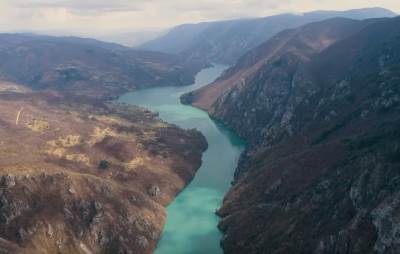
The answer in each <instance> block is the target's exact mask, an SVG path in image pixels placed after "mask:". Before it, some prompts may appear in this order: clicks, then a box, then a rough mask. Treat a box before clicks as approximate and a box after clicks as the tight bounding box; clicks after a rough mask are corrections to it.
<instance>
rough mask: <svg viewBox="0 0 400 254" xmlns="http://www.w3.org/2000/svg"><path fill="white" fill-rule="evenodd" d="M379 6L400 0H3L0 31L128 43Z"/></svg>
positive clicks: (394, 6) (396, 6)
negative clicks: (173, 31) (253, 20)
mask: <svg viewBox="0 0 400 254" xmlns="http://www.w3.org/2000/svg"><path fill="white" fill-rule="evenodd" d="M375 6H379V7H384V8H388V9H390V10H392V11H394V12H396V13H400V0H229V1H228V0H96V1H95V0H0V32H34V33H41V34H52V35H75V36H83V37H93V38H99V39H106V40H116V41H118V40H120V41H121V42H123V43H125V44H127V43H138V42H134V39H132V38H131V39H130V40H131V42H129V39H127V38H129V37H138V38H137V39H138V40H139V39H140V38H143V39H144V38H146V39H147V38H148V37H154V36H156V35H157V34H159V33H160V31H164V30H165V29H167V28H169V27H173V26H175V25H179V24H183V23H197V22H202V21H213V20H222V19H234V18H243V17H260V16H268V15H273V14H279V13H288V12H290V13H301V12H306V11H312V10H345V9H353V8H364V7H375ZM113 37H114V38H113ZM125 37H126V38H125ZM124 38H125V39H124ZM123 40H126V41H125V42H124V41H123Z"/></svg>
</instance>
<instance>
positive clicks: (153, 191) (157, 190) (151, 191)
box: [149, 185, 161, 197]
mask: <svg viewBox="0 0 400 254" xmlns="http://www.w3.org/2000/svg"><path fill="white" fill-rule="evenodd" d="M149 194H150V195H151V196H152V197H159V196H160V194H161V190H160V188H159V187H158V186H157V185H152V186H151V187H150V188H149Z"/></svg>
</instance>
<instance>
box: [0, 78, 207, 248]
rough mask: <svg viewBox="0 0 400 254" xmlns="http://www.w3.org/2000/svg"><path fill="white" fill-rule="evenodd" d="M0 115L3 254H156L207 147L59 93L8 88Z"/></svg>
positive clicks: (129, 114) (143, 114) (135, 115)
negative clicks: (170, 211)
mask: <svg viewBox="0 0 400 254" xmlns="http://www.w3.org/2000/svg"><path fill="white" fill-rule="evenodd" d="M8 86H9V85H8ZM14 87H17V86H16V85H15V86H14ZM0 88H1V85H0ZM0 112H2V113H1V115H0V126H1V128H0V156H1V158H2V159H1V161H0V252H1V253H29V254H31V253H40V254H42V253H113V254H114V253H138V254H139V253H140V254H143V253H152V252H153V250H154V249H155V246H156V243H157V241H158V239H159V238H160V234H161V231H162V228H163V225H164V222H165V219H166V214H165V206H166V205H167V204H168V203H169V202H170V201H171V200H172V199H173V198H174V197H175V195H176V194H177V193H178V192H179V191H181V190H182V188H184V187H185V186H186V184H188V182H189V181H191V179H192V178H193V177H194V174H195V172H196V170H197V168H198V167H199V166H200V164H201V154H202V152H203V151H204V150H205V148H206V146H207V144H206V141H205V139H204V137H202V136H201V134H200V133H198V132H197V131H194V130H187V131H184V130H181V129H179V128H178V127H176V126H171V125H169V124H167V123H165V122H162V121H161V120H160V119H158V118H157V116H156V114H154V113H152V112H149V111H147V110H144V109H141V108H137V107H133V106H128V105H120V104H114V103H104V102H101V101H97V100H92V101H91V100H84V101H81V100H80V99H79V98H77V97H72V98H67V97H65V96H63V95H60V94H57V93H54V92H51V93H47V92H46V93H37V92H34V93H32V92H18V93H16V92H15V91H14V90H13V91H12V92H10V91H8V89H7V90H6V91H3V92H0ZM16 118H18V120H16ZM178 137H179V138H178ZM104 161H106V162H107V167H99V165H100V164H101V162H104ZM103 164H104V163H103Z"/></svg>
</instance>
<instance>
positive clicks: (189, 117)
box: [119, 65, 244, 254]
mask: <svg viewBox="0 0 400 254" xmlns="http://www.w3.org/2000/svg"><path fill="white" fill-rule="evenodd" d="M225 68H226V67H225V66H221V65H216V66H214V67H212V68H208V69H205V70H203V71H201V72H200V73H199V74H198V75H197V76H196V82H195V83H194V84H193V85H191V86H188V87H163V88H151V89H144V90H139V91H136V92H134V93H129V94H126V95H124V96H122V97H121V98H120V99H119V101H120V102H125V103H130V104H136V105H138V106H142V107H145V108H148V109H150V110H153V111H157V112H158V113H159V117H160V118H161V119H163V120H165V121H167V122H168V123H172V124H176V125H177V126H179V127H182V128H184V129H191V128H196V129H198V130H199V131H200V132H201V133H202V134H203V135H204V136H205V137H206V139H207V142H208V149H207V151H206V152H205V153H204V154H203V163H202V166H201V167H200V169H199V170H198V172H197V174H196V176H195V178H194V180H193V181H192V182H191V183H190V184H189V185H188V186H187V187H186V188H185V189H184V190H183V191H182V192H181V193H180V194H179V195H178V196H177V198H176V199H175V200H174V201H173V202H172V203H171V204H170V205H169V206H168V208H167V214H168V216H167V221H166V224H165V228H164V232H163V234H162V238H161V240H160V242H159V244H158V247H157V250H156V252H155V253H156V254H169V253H171V254H172V253H173V254H179V253H192V254H196V253H199V254H202V253H210V254H219V253H223V252H222V249H221V247H220V244H219V242H220V240H221V237H222V234H221V232H220V231H219V230H218V228H217V225H218V221H219V218H218V217H217V216H216V215H215V211H216V210H217V209H218V208H219V207H220V206H221V204H222V200H223V197H224V195H225V193H226V192H227V191H228V189H229V188H230V183H231V181H232V180H233V175H234V170H235V168H236V165H237V161H238V159H239V156H240V154H241V152H242V151H243V149H244V142H243V141H242V140H241V139H239V138H238V137H237V136H236V135H235V134H234V133H233V132H231V131H229V130H228V129H226V128H225V127H224V126H222V125H221V124H219V123H216V122H214V121H213V120H212V119H210V118H209V116H208V114H207V113H206V112H204V111H202V110H199V109H196V108H193V107H191V106H186V105H183V104H181V103H180V99H179V98H180V96H181V95H182V94H183V93H186V92H188V91H192V90H195V89H198V88H200V87H202V86H204V85H206V84H209V83H211V82H212V81H213V80H214V79H216V78H217V77H218V76H219V75H220V74H221V73H222V72H223V71H224V70H225Z"/></svg>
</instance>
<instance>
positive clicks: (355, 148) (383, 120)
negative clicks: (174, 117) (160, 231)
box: [182, 18, 400, 254]
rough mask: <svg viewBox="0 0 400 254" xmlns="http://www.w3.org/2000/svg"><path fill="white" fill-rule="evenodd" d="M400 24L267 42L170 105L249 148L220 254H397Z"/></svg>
mask: <svg viewBox="0 0 400 254" xmlns="http://www.w3.org/2000/svg"><path fill="white" fill-rule="evenodd" d="M399 52H400V18H391V19H373V20H365V21H354V20H346V19H332V20H328V21H323V22H318V23H313V24H309V25H306V26H303V27H301V28H298V29H294V30H287V31H284V32H282V33H279V34H278V35H276V36H275V37H273V38H272V39H271V40H269V41H267V42H266V43H264V44H262V45H261V46H259V47H258V48H256V49H254V50H253V51H251V52H249V53H248V54H246V55H245V56H244V57H243V58H241V60H240V61H239V62H238V64H237V65H236V66H234V67H232V68H231V69H229V70H227V71H226V72H225V74H224V75H223V76H222V77H221V78H220V79H219V80H217V81H216V82H215V83H214V84H212V85H210V86H208V87H206V88H205V89H201V90H200V91H197V92H194V93H191V94H188V95H185V96H184V97H183V98H182V100H183V101H185V102H187V103H188V102H190V103H192V104H193V105H196V106H199V107H202V108H204V109H206V110H208V111H209V113H210V114H211V116H212V117H214V118H216V119H218V120H220V121H222V122H224V123H225V124H227V125H228V126H229V127H231V128H233V129H234V130H235V131H237V132H238V133H239V134H240V135H241V136H242V137H244V138H246V139H247V140H248V141H249V148H248V150H247V151H246V153H245V154H244V155H243V156H242V158H241V162H240V166H239V168H238V169H237V171H236V179H235V183H234V186H233V188H232V190H231V191H230V192H229V194H228V195H227V197H226V198H225V200H224V204H223V207H222V208H221V209H220V211H219V214H220V215H221V216H222V218H223V219H222V222H221V223H220V227H221V229H222V230H223V231H224V233H225V237H224V239H223V242H222V244H223V247H224V250H225V251H226V252H227V253H250V254H251V253H360V254H361V253H398V252H399V251H400V244H399V243H400V239H399V236H398V234H397V233H396V232H398V229H399V223H398V221H399V218H400V214H399V212H398V211H399V210H400V209H399V208H400V206H399V204H400V203H399V200H400V199H399V196H400V192H399V188H398V184H399V181H400V174H399V170H398V169H399V167H400V164H399V162H400V161H399V158H400V151H399V147H400V142H399V140H400V133H399V130H398V126H399V125H400V115H399V112H400V90H399V86H398V84H399V82H400V54H399Z"/></svg>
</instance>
